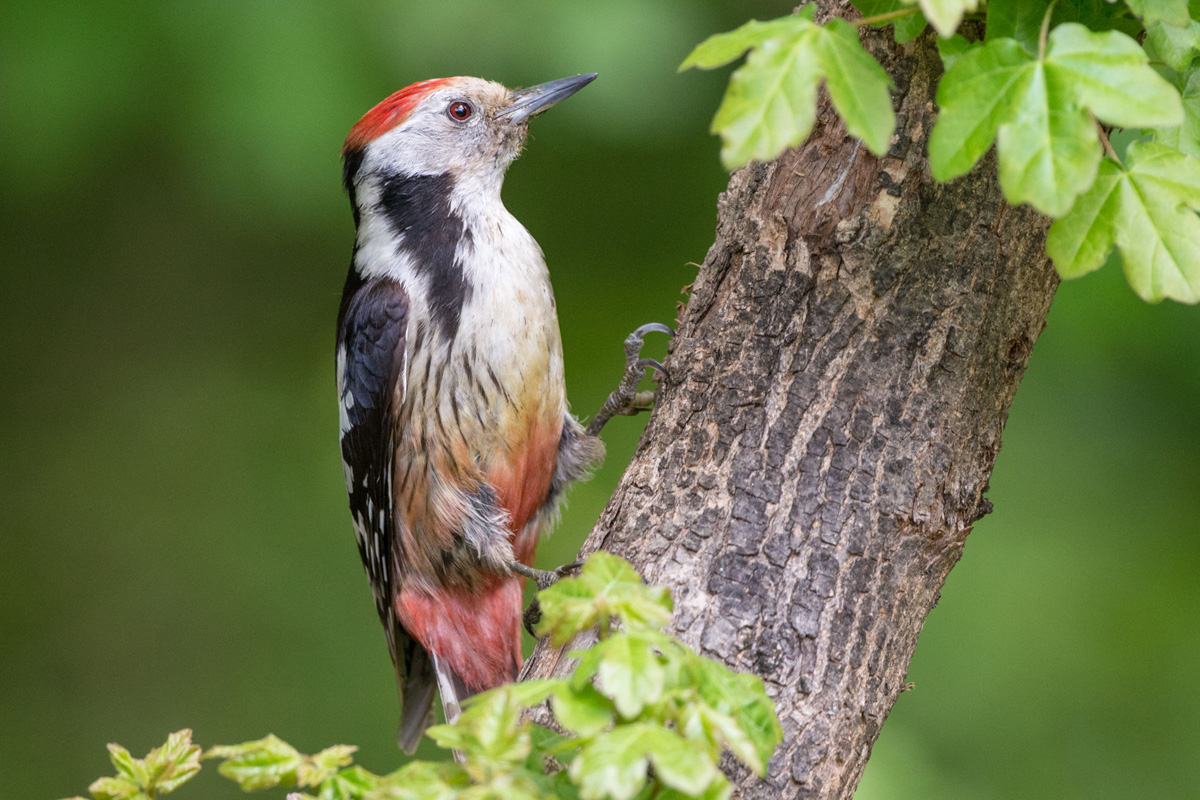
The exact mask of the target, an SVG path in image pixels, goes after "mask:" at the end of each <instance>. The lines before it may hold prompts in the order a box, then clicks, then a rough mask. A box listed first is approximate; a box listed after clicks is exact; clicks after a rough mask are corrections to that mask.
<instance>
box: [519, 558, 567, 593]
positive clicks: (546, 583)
mask: <svg viewBox="0 0 1200 800" xmlns="http://www.w3.org/2000/svg"><path fill="white" fill-rule="evenodd" d="M582 566H583V562H582V561H572V562H571V563H570V564H563V565H562V566H561V567H559V568H558V569H552V570H545V569H534V568H533V567H527V566H525V565H524V564H522V563H521V562H520V561H512V562H510V563H509V565H508V568H509V569H511V570H512V571H513V572H515V573H517V574H518V575H523V576H525V577H526V578H529V580H531V581H533V582H534V583H536V584H537V587H538V591H539V592H540V591H541V590H542V589H549V588H550V587H551V586H553V585H554V584H556V583H558V582H559V581H560V580H562V579H563V578H565V577H567V576H568V575H570V574H571V573H572V572H575V571H576V570H577V569H579V568H580V567H582Z"/></svg>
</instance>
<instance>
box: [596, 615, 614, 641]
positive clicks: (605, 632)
mask: <svg viewBox="0 0 1200 800" xmlns="http://www.w3.org/2000/svg"><path fill="white" fill-rule="evenodd" d="M611 634H612V617H610V616H608V614H605V615H604V616H602V617H600V630H599V631H597V632H596V638H597V639H599V640H600V641H604V640H605V639H607V638H608V637H609V636H610V635H611Z"/></svg>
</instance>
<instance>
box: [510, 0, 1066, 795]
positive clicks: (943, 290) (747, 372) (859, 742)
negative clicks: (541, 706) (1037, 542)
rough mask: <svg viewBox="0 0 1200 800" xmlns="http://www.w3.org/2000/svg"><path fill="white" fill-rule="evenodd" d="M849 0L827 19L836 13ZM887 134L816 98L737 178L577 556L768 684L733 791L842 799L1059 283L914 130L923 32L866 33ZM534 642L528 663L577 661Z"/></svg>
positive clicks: (539, 671)
mask: <svg viewBox="0 0 1200 800" xmlns="http://www.w3.org/2000/svg"><path fill="white" fill-rule="evenodd" d="M847 9H848V6H832V8H831V6H829V5H827V6H826V7H825V10H826V11H830V10H832V12H833V13H841V14H843V15H847V16H848V15H849V14H847ZM865 39H866V43H867V46H868V48H869V49H870V50H871V51H872V52H873V53H874V55H876V57H878V58H879V59H880V61H881V63H883V65H884V67H885V68H887V69H888V71H889V73H890V74H891V75H892V78H893V80H894V81H895V82H896V85H897V91H896V93H895V95H894V99H895V104H896V109H897V115H898V119H899V126H898V130H897V136H896V139H895V144H894V145H893V147H892V150H891V151H890V152H889V153H888V154H887V156H885V157H884V158H876V157H874V156H872V155H871V154H870V153H869V152H868V151H867V150H866V149H865V148H864V147H862V145H861V144H860V143H859V142H858V141H857V140H856V139H854V138H853V137H850V136H848V135H847V133H846V131H845V127H844V126H843V124H842V123H841V121H840V120H839V119H838V118H837V116H836V115H835V114H834V113H833V111H832V109H831V108H830V107H829V106H828V103H827V102H826V101H824V100H823V101H822V103H823V105H822V106H821V108H820V111H819V114H818V122H817V125H816V128H815V130H814V131H813V135H812V137H811V138H810V139H809V141H808V142H807V143H806V144H804V145H803V146H802V147H800V148H799V149H797V150H792V151H788V152H787V153H785V154H784V155H783V156H782V157H780V158H779V159H778V160H776V161H775V162H773V163H770V164H765V165H762V164H756V165H752V166H750V167H747V168H745V169H742V170H739V171H738V172H737V173H735V174H734V175H733V177H732V178H731V180H730V183H729V188H728V190H727V191H726V192H725V193H724V194H723V195H722V197H721V199H720V201H719V204H718V209H719V220H718V227H717V237H716V242H715V244H713V246H712V249H710V250H709V252H708V255H707V257H706V259H705V262H704V265H703V267H702V268H701V270H700V274H699V276H698V278H697V280H696V282H695V285H694V289H693V290H692V295H691V298H690V300H689V302H688V305H687V308H686V311H685V312H684V313H683V315H682V319H681V320H680V323H679V335H678V336H677V337H676V339H675V340H674V342H673V345H672V351H671V354H670V357H669V360H668V362H667V366H668V367H669V368H670V370H671V373H672V375H673V376H674V379H675V382H674V383H673V384H672V385H671V386H669V387H664V389H663V390H662V391H661V392H660V395H659V399H658V406H657V408H656V409H655V411H654V413H653V415H652V417H651V419H650V422H649V425H648V427H647V428H646V432H645V435H644V436H643V438H642V441H641V444H640V445H639V447H638V450H637V453H636V454H635V456H634V459H633V462H632V463H631V464H630V465H629V468H628V469H627V470H626V472H625V474H624V476H623V478H622V480H621V482H620V485H619V486H618V487H617V490H616V492H615V493H614V494H613V497H612V499H611V500H610V501H609V503H608V506H607V508H606V509H605V511H604V513H603V515H602V516H601V518H600V520H599V522H598V523H597V524H596V527H595V529H594V530H593V531H592V533H591V535H590V536H589V537H588V539H587V541H586V543H585V544H584V547H583V551H582V552H583V553H585V554H586V553H589V552H591V551H594V550H596V549H601V548H602V549H604V550H608V551H610V552H612V553H615V554H617V555H620V556H622V557H624V558H626V559H628V560H629V561H630V562H632V563H633V565H634V566H635V567H636V568H637V569H638V570H639V571H640V572H641V573H642V574H643V575H644V576H645V578H646V580H647V581H648V582H651V583H656V584H662V585H665V586H668V587H670V588H671V591H672V593H673V595H674V597H675V602H676V614H675V621H674V628H675V632H676V633H677V634H678V635H679V636H680V637H681V638H683V639H684V641H686V642H687V643H688V644H689V645H691V646H692V647H694V648H696V649H697V650H699V651H700V652H703V653H705V654H707V655H709V656H713V657H716V658H720V659H722V660H723V661H725V662H726V663H727V664H729V665H730V666H731V667H733V668H735V669H738V670H742V671H750V672H754V673H756V674H758V675H760V676H762V678H763V679H764V680H765V681H766V685H767V690H768V692H769V693H770V694H771V696H772V697H773V698H774V699H775V702H776V704H777V707H778V711H779V716H780V719H781V721H782V723H783V728H784V743H783V745H782V746H781V747H780V748H779V749H778V750H777V751H776V754H775V756H774V758H773V759H772V760H771V762H770V773H769V776H768V778H767V780H766V781H765V782H764V781H761V780H759V779H758V778H755V777H754V776H752V775H749V774H748V773H745V772H744V771H743V772H741V773H738V774H737V775H736V776H735V783H736V785H737V790H736V793H735V796H736V797H740V798H752V797H753V798H758V797H762V798H794V797H804V798H835V797H836V798H848V797H850V796H851V795H852V794H853V793H854V789H855V787H856V786H857V785H858V781H859V778H860V777H861V775H862V771H863V767H864V766H865V764H866V761H867V757H868V756H869V754H870V752H871V747H872V745H873V744H874V742H875V739H876V737H877V736H878V734H879V730H880V727H881V726H882V725H883V721H884V719H885V718H886V717H887V715H888V712H889V711H890V710H891V707H892V704H893V703H894V702H895V700H896V697H897V695H898V694H899V692H900V691H901V688H902V686H903V684H904V678H905V672H906V670H907V668H908V664H909V660H910V658H911V656H912V653H913V648H914V647H915V646H916V642H917V635H918V634H919V633H920V630H921V626H922V625H923V624H924V621H925V617H926V615H927V614H928V613H929V611H930V609H931V608H932V607H933V606H934V605H935V604H936V602H937V599H938V593H939V591H940V589H941V586H942V583H943V581H944V580H945V578H946V575H947V573H948V572H949V571H950V569H951V567H953V566H954V564H955V563H956V562H957V561H958V559H959V556H960V555H961V553H962V548H963V544H964V542H965V540H966V537H967V534H968V533H969V532H970V531H971V526H972V525H973V524H974V522H975V521H976V520H978V519H979V518H980V517H981V516H983V515H984V514H986V513H987V512H988V510H989V509H990V504H989V503H988V501H987V500H985V499H984V498H983V494H984V492H985V490H986V489H987V483H988V476H989V475H990V474H991V471H992V464H993V461H994V460H995V457H996V453H997V451H998V450H999V448H1000V433H1001V430H1002V429H1003V427H1004V422H1005V419H1006V418H1007V416H1008V410H1009V405H1010V404H1011V402H1012V399H1013V395H1014V394H1015V392H1016V390H1017V385H1018V383H1019V382H1020V378H1021V375H1022V373H1023V371H1024V369H1025V365H1026V361H1027V359H1028V357H1029V354H1030V351H1031V350H1032V347H1033V343H1034V341H1035V340H1036V339H1037V337H1038V334H1039V333H1041V331H1042V328H1043V327H1044V325H1045V318H1046V312H1047V310H1048V308H1049V305H1050V301H1051V299H1052V298H1053V295H1054V290H1055V287H1056V286H1057V283H1058V281H1057V278H1056V276H1055V273H1054V271H1053V269H1052V268H1051V266H1050V264H1049V262H1048V260H1047V258H1046V256H1045V249H1044V238H1045V231H1046V220H1044V219H1043V218H1041V217H1040V216H1038V215H1037V214H1036V213H1035V212H1034V211H1032V210H1031V209H1029V208H1027V207H1010V206H1008V205H1007V204H1006V203H1005V202H1004V200H1003V199H1002V197H1001V194H1000V191H999V188H998V185H997V179H996V166H995V163H994V160H992V159H991V158H986V159H984V161H983V163H982V164H980V165H979V166H978V167H977V168H976V169H975V170H974V171H973V172H972V173H971V174H970V175H968V176H966V177H964V178H961V179H959V180H956V181H954V182H952V183H949V184H938V183H936V182H935V181H934V180H933V179H932V177H931V176H930V174H929V168H928V163H927V159H926V143H927V139H928V136H929V131H930V128H931V127H932V124H933V120H934V114H935V106H934V102H933V100H934V91H935V88H936V81H937V78H938V76H939V75H940V74H941V63H940V61H939V58H938V55H937V51H936V49H935V47H934V45H933V40H932V36H931V35H930V34H926V36H924V37H922V38H921V39H920V40H918V41H914V42H912V43H910V44H908V45H904V46H898V45H896V44H894V43H893V42H892V41H891V36H890V33H888V32H886V31H869V32H867V33H866V34H865ZM565 661H566V659H564V658H562V654H561V652H560V651H556V650H554V649H552V648H550V647H549V646H548V645H546V644H545V643H543V644H542V645H539V647H538V649H537V650H536V652H535V653H534V655H533V657H532V658H531V659H530V663H529V665H528V667H527V669H526V675H527V676H540V675H548V674H551V673H553V672H555V671H556V670H562V669H565V668H566V667H567V666H568V665H567V664H566V663H565Z"/></svg>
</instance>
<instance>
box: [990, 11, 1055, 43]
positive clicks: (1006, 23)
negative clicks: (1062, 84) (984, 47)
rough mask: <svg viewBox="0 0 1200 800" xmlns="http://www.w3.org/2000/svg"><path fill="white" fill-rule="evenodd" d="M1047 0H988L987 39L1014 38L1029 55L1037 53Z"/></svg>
mask: <svg viewBox="0 0 1200 800" xmlns="http://www.w3.org/2000/svg"><path fill="white" fill-rule="evenodd" d="M1049 7H1050V3H1049V2H1048V0H988V4H987V33H986V38H987V41H989V42H991V41H995V40H996V39H1016V40H1017V42H1018V43H1019V44H1020V45H1021V46H1022V47H1024V48H1025V50H1026V52H1028V53H1029V54H1030V55H1031V56H1032V55H1037V51H1038V35H1039V34H1040V33H1041V28H1042V20H1043V19H1044V18H1045V16H1046V9H1047V8H1049Z"/></svg>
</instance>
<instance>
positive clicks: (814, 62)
mask: <svg viewBox="0 0 1200 800" xmlns="http://www.w3.org/2000/svg"><path fill="white" fill-rule="evenodd" d="M805 8H806V9H811V6H806V7H805ZM750 46H752V47H753V49H751V51H750V55H749V56H748V57H747V58H746V63H745V64H743V65H742V66H741V67H739V68H738V69H737V70H736V71H735V72H734V73H733V76H732V77H731V78H730V81H729V88H728V90H727V91H726V92H725V97H724V99H723V100H722V102H721V106H720V108H719V109H717V114H716V116H715V117H714V118H713V122H712V130H713V132H714V133H717V134H720V136H721V138H722V140H723V147H722V150H721V159H722V161H723V162H724V163H725V166H726V167H728V168H731V169H733V168H736V167H739V166H742V165H743V164H746V163H748V162H750V161H755V160H758V161H766V160H769V159H772V158H775V157H776V156H778V155H779V154H780V153H782V152H783V151H784V150H785V149H787V148H788V147H792V146H795V145H798V144H800V142H802V141H804V139H805V138H807V136H808V134H809V133H810V132H811V131H812V126H813V123H814V122H815V120H816V100H817V85H818V83H819V82H820V80H821V78H822V77H824V78H825V79H826V81H827V82H828V85H829V92H830V96H831V98H832V99H833V102H834V105H835V107H836V108H837V109H838V112H839V113H840V114H842V115H843V118H844V119H845V120H846V125H847V129H848V130H850V131H851V133H853V134H854V135H856V136H859V137H860V138H862V139H863V141H864V143H865V144H866V145H867V147H868V148H869V149H870V150H871V151H872V152H874V153H875V154H876V155H882V154H883V153H885V152H886V151H887V147H888V143H889V141H890V139H891V133H892V129H893V128H894V127H895V118H894V114H893V112H892V106H891V98H890V97H889V95H888V87H889V86H890V85H891V82H890V80H889V79H888V77H887V74H886V73H885V72H884V71H883V69H882V68H881V67H880V66H879V65H878V64H877V63H876V62H875V60H874V59H873V58H872V57H871V56H870V55H869V54H868V53H867V52H866V51H865V50H863V49H862V44H861V43H860V42H859V41H858V34H857V32H856V31H855V29H854V28H853V26H851V25H850V24H849V23H847V22H845V21H844V20H839V19H835V20H831V21H830V23H829V24H828V25H826V26H824V27H821V26H818V25H816V24H814V23H813V22H812V18H811V11H809V13H806V14H804V15H794V16H792V17H784V18H783V19H782V20H772V21H771V22H767V23H755V24H754V25H743V26H742V27H741V28H738V29H737V30H736V31H732V32H730V33H727V34H719V35H718V36H717V37H712V38H710V39H709V40H708V41H706V42H705V43H703V44H701V45H700V46H699V47H698V48H696V50H695V51H693V53H692V55H690V56H689V57H688V59H687V60H685V61H684V63H683V64H682V65H681V69H684V68H687V67H691V66H700V67H711V66H718V65H720V64H724V63H727V62H728V61H730V60H732V59H733V58H736V57H737V55H739V54H740V53H741V52H743V51H744V50H745V49H746V47H750Z"/></svg>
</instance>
